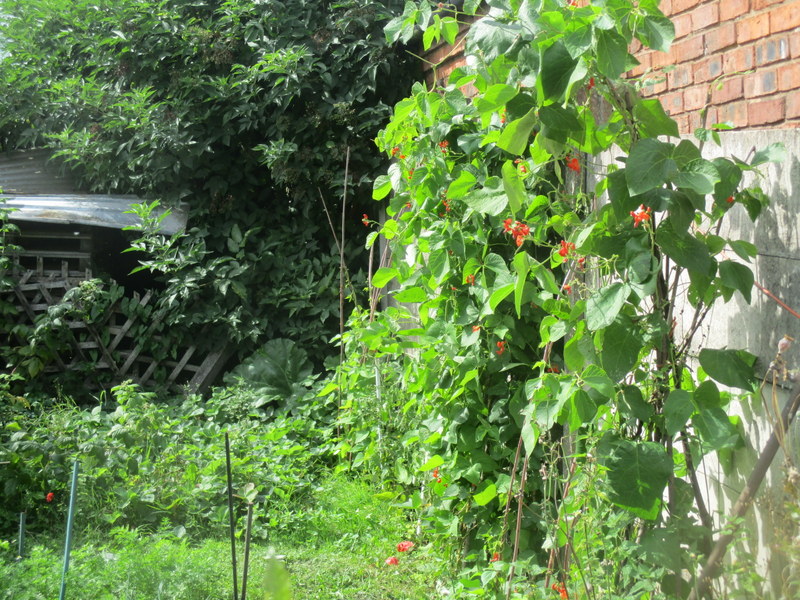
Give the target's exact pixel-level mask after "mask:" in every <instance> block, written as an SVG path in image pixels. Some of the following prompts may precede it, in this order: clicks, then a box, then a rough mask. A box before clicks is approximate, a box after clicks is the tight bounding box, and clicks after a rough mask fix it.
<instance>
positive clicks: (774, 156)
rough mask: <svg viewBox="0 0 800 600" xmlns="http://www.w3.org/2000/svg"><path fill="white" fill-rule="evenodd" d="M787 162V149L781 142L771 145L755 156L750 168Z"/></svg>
mask: <svg viewBox="0 0 800 600" xmlns="http://www.w3.org/2000/svg"><path fill="white" fill-rule="evenodd" d="M784 160H786V147H785V146H784V145H783V144H782V143H781V142H776V143H774V144H770V145H769V146H767V147H766V148H762V149H761V150H759V151H758V152H756V153H755V154H754V155H753V160H752V161H751V162H750V166H752V167H757V166H758V165H763V164H764V163H768V162H783V161H784Z"/></svg>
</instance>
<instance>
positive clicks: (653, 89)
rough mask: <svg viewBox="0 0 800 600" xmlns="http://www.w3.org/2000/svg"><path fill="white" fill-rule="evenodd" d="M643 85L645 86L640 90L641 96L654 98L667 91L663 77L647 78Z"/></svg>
mask: <svg viewBox="0 0 800 600" xmlns="http://www.w3.org/2000/svg"><path fill="white" fill-rule="evenodd" d="M645 83H646V84H647V85H645V86H644V87H643V88H642V94H644V95H645V96H655V95H656V94H662V93H664V92H666V91H667V82H666V81H665V80H664V78H663V77H649V78H647V79H646V80H645Z"/></svg>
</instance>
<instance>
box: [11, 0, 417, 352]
mask: <svg viewBox="0 0 800 600" xmlns="http://www.w3.org/2000/svg"><path fill="white" fill-rule="evenodd" d="M396 4H397V3H396V2H393V1H392V0H386V1H367V2H361V1H359V2H355V1H352V0H343V1H338V2H332V1H326V0H298V1H292V2H291V3H287V2H258V1H256V0H226V1H221V0H217V1H214V2H205V1H202V2H201V1H197V0H145V1H140V0H100V1H99V2H98V1H89V0H78V1H75V2H74V1H71V0H70V1H66V0H35V1H28V0H25V1H21V0H3V1H2V2H0V12H2V14H3V15H5V17H4V19H3V22H2V23H0V38H2V45H3V48H4V50H5V55H4V58H3V60H2V63H0V81H2V84H3V88H4V89H5V90H6V92H5V93H4V94H3V95H2V99H0V145H1V146H2V148H3V149H6V150H9V149H14V148H24V147H33V146H48V147H51V148H53V149H54V150H55V151H56V153H57V154H60V155H61V156H63V157H64V158H65V159H66V160H67V161H68V163H69V165H70V166H71V167H73V168H74V169H75V171H76V173H78V174H79V175H80V177H81V178H82V180H83V182H84V183H85V185H86V186H87V187H88V188H89V189H91V190H92V191H97V192H104V193H135V194H138V195H140V196H142V197H145V198H148V199H157V200H160V201H161V202H162V203H166V204H174V203H176V202H178V201H187V202H188V203H189V204H190V206H191V209H192V218H191V221H190V225H191V226H192V229H191V231H190V232H189V235H188V236H187V237H186V238H185V239H183V240H182V241H181V244H179V245H177V250H176V254H175V256H174V258H175V259H176V260H177V261H178V262H179V263H181V261H182V267H181V268H177V269H172V270H171V271H170V274H169V277H167V278H166V279H167V281H166V283H167V289H166V290H165V292H164V294H163V295H162V300H161V302H162V307H163V308H164V309H165V312H166V314H167V318H168V319H169V320H170V321H171V322H172V323H174V324H175V323H180V324H183V325H185V326H186V327H187V329H188V330H191V328H192V327H194V326H196V325H200V324H205V323H216V324H218V325H219V326H220V328H221V333H220V336H221V337H226V338H231V339H234V340H248V339H249V340H256V339H257V338H271V337H281V336H287V337H291V338H294V339H295V340H297V341H298V342H299V343H301V345H306V346H307V345H308V344H309V342H311V341H312V340H313V341H314V342H315V343H318V342H324V341H325V340H326V339H328V338H329V337H330V335H331V334H332V332H333V331H335V326H336V323H338V319H337V318H336V317H337V315H338V310H339V309H338V277H337V272H336V271H337V268H338V251H337V250H336V248H335V243H334V241H333V238H332V235H331V233H330V227H329V225H328V222H327V219H326V218H325V216H324V212H323V210H322V206H321V198H324V199H325V200H326V201H327V203H328V206H329V208H330V210H331V212H332V213H333V215H334V216H333V218H334V221H338V218H337V215H338V212H339V209H340V207H341V198H342V194H343V189H344V183H345V180H344V166H345V165H344V163H345V155H346V153H347V151H348V149H349V154H350V164H349V181H348V187H349V193H350V199H351V201H352V202H351V203H350V205H349V206H348V207H347V208H346V211H347V215H348V219H349V222H350V223H354V224H355V223H358V220H359V218H360V215H361V213H362V212H363V210H362V209H361V207H360V206H359V204H360V203H361V202H362V198H363V196H364V191H365V190H368V185H369V184H370V183H371V180H372V174H373V173H374V171H375V169H376V168H377V167H378V166H379V165H380V163H381V162H382V158H381V157H380V156H378V155H376V153H375V152H374V151H373V148H374V146H373V144H372V142H371V140H372V138H374V135H375V132H376V131H377V129H378V128H379V126H380V125H381V124H382V123H383V122H384V120H385V119H386V117H387V116H388V108H387V107H388V105H389V104H391V103H393V101H394V100H395V99H396V98H397V97H399V96H400V95H401V94H402V93H404V91H405V90H404V88H405V85H404V83H403V82H404V81H406V77H407V73H408V71H407V69H406V68H405V67H404V64H405V61H404V59H403V57H402V54H401V53H399V52H398V51H397V50H393V49H390V48H389V47H388V46H387V44H386V43H385V41H384V39H383V34H382V32H381V28H382V25H383V24H384V23H385V21H386V20H387V19H388V18H389V17H391V16H392V14H393V11H395V10H396V9H397V8H398V7H397V6H396ZM387 81H391V82H392V85H386V84H385V83H386V82H387ZM345 243H346V245H347V250H348V257H349V259H350V260H351V261H352V263H353V267H354V270H355V271H357V267H358V265H359V255H360V254H359V253H360V252H361V251H359V249H358V246H357V245H353V244H349V243H347V242H345ZM360 260H362V261H363V258H362V259H360ZM318 347H319V346H318ZM316 358H319V355H317V356H316Z"/></svg>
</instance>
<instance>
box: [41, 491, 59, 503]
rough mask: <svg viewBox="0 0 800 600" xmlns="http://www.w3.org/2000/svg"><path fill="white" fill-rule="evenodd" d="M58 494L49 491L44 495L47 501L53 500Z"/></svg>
mask: <svg viewBox="0 0 800 600" xmlns="http://www.w3.org/2000/svg"><path fill="white" fill-rule="evenodd" d="M55 497H56V495H55V494H54V493H53V492H49V493H48V494H47V496H45V497H44V499H45V502H52V501H53V500H54V499H55Z"/></svg>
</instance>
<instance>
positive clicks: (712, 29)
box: [631, 0, 800, 133]
mask: <svg viewBox="0 0 800 600" xmlns="http://www.w3.org/2000/svg"><path fill="white" fill-rule="evenodd" d="M661 9H662V10H663V11H664V13H665V14H666V15H667V16H669V17H670V18H671V19H672V21H673V22H674V23H675V42H674V43H673V45H672V48H671V49H670V51H669V52H654V51H651V50H647V51H641V50H638V51H637V52H635V54H636V56H637V58H638V59H639V60H640V61H641V63H642V64H641V65H640V66H639V67H637V68H636V69H634V70H633V71H632V72H631V74H632V75H642V74H644V73H646V72H647V71H648V70H649V71H650V73H649V75H647V76H648V77H651V78H652V80H651V81H652V85H649V86H648V87H646V88H645V94H646V95H648V96H652V97H658V98H660V99H661V102H662V104H663V105H664V108H665V109H666V110H667V111H668V112H669V113H670V114H671V115H672V117H673V118H674V119H675V120H676V121H678V126H679V127H680V130H681V132H683V133H689V132H691V131H693V130H694V129H695V128H697V127H699V126H700V125H701V116H700V112H701V109H702V108H703V107H704V106H706V105H708V116H707V119H706V125H711V124H713V123H721V122H728V123H731V124H732V125H733V126H734V127H735V128H736V129H744V128H760V127H781V128H790V127H799V126H800V0H661ZM634 50H637V49H636V48H634Z"/></svg>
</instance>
